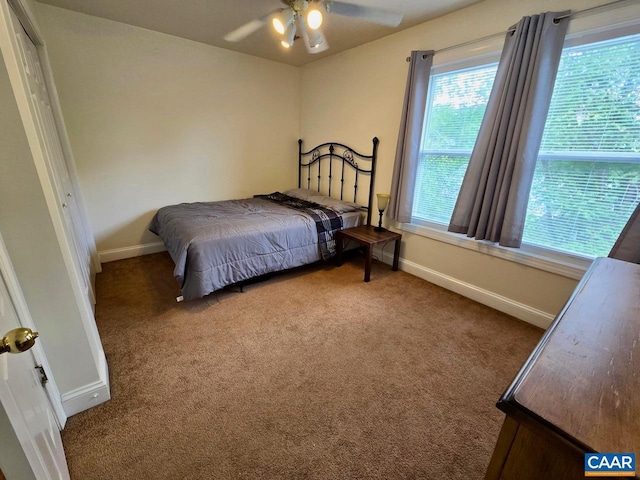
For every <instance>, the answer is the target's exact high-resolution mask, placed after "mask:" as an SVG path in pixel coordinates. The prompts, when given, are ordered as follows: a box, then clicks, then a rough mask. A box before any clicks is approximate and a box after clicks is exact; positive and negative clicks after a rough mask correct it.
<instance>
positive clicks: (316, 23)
mask: <svg viewBox="0 0 640 480" xmlns="http://www.w3.org/2000/svg"><path fill="white" fill-rule="evenodd" d="M307 25H308V26H309V28H310V29H311V30H317V29H318V28H320V25H322V12H321V11H320V9H319V8H318V6H317V5H315V4H314V5H312V6H310V7H309V9H308V10H307Z"/></svg>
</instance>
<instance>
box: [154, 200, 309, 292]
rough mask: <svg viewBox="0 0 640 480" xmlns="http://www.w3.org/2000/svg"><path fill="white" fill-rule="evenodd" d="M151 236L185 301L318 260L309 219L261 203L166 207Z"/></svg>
mask: <svg viewBox="0 0 640 480" xmlns="http://www.w3.org/2000/svg"><path fill="white" fill-rule="evenodd" d="M149 230H151V231H152V232H153V233H155V234H156V235H159V236H160V237H161V238H162V239H163V241H164V244H165V246H166V247H167V250H168V251H169V254H170V255H171V257H172V258H173V261H174V262H175V269H174V271H173V273H174V276H175V278H176V280H178V283H179V285H180V286H181V289H182V296H183V297H184V299H185V300H191V299H195V298H200V297H203V296H205V295H207V294H209V293H211V292H214V291H215V290H219V289H220V288H223V287H225V286H227V285H231V284H234V283H237V282H241V281H243V280H248V279H250V278H253V277H257V276H260V275H264V274H266V273H271V272H276V271H280V270H285V269H288V268H293V267H298V266H301V265H306V264H309V263H313V262H315V261H317V260H320V258H321V256H320V249H319V247H318V233H317V230H316V225H315V222H314V221H313V219H312V218H311V217H309V216H308V215H306V214H305V213H303V212H299V211H296V210H293V209H291V208H287V207H284V206H281V205H278V204H276V203H273V202H271V201H269V200H264V199H260V198H250V199H244V200H227V201H221V202H206V203H183V204H180V205H172V206H168V207H164V208H161V209H160V210H158V212H157V213H156V215H155V216H154V217H153V220H152V221H151V225H150V226H149Z"/></svg>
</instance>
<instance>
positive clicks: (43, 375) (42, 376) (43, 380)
mask: <svg viewBox="0 0 640 480" xmlns="http://www.w3.org/2000/svg"><path fill="white" fill-rule="evenodd" d="M35 368H36V370H38V371H39V372H40V383H41V384H42V386H43V387H44V386H45V385H46V384H47V382H48V381H49V379H48V378H47V374H46V373H45V371H44V367H43V366H42V365H36V367H35Z"/></svg>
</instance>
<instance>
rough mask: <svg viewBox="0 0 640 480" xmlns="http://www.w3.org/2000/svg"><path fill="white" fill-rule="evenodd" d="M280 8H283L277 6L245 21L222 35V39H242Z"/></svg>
mask: <svg viewBox="0 0 640 480" xmlns="http://www.w3.org/2000/svg"><path fill="white" fill-rule="evenodd" d="M282 10H284V9H283V8H277V9H276V10H274V11H272V12H269V13H267V14H266V15H263V16H262V17H260V18H256V19H255V20H251V21H250V22H248V23H245V24H244V25H242V26H241V27H238V28H236V29H235V30H234V31H232V32H229V33H227V34H226V35H225V36H224V39H225V40H226V41H227V42H239V41H241V40H244V39H245V38H247V37H248V36H249V35H251V34H252V33H253V32H255V31H256V30H258V29H259V28H260V27H262V26H263V25H264V24H265V23H267V20H269V17H271V15H273V14H275V13H279V12H281V11H282Z"/></svg>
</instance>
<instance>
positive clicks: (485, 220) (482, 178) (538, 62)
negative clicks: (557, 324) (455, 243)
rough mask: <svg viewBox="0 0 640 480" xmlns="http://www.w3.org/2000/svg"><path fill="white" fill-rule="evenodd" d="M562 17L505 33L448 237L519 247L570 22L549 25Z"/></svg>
mask: <svg viewBox="0 0 640 480" xmlns="http://www.w3.org/2000/svg"><path fill="white" fill-rule="evenodd" d="M564 13H566V12H564ZM564 13H554V12H547V13H543V14H540V15H533V16H531V17H524V18H522V20H520V22H519V23H518V24H517V25H516V26H515V31H514V32H513V33H510V32H509V33H507V38H506V40H505V44H504V48H503V51H502V55H501V57H500V63H499V64H498V71H497V73H496V78H495V81H494V84H493V89H492V90H491V95H490V96H489V102H488V104H487V109H486V111H485V114H484V118H483V119H482V124H481V126H480V132H479V133H478V138H477V139H476V144H475V146H474V148H473V152H472V154H471V158H470V160H469V166H468V168H467V172H466V174H465V176H464V180H463V182H462V186H461V188H460V193H459V195H458V199H457V201H456V205H455V208H454V210H453V214H452V216H451V223H450V224H449V231H451V232H456V233H466V234H467V236H469V237H475V238H476V239H477V240H490V241H492V242H498V241H499V242H500V245H503V246H507V247H519V246H520V244H521V242H522V231H523V229H524V219H525V216H526V211H527V202H528V200H529V191H530V190H531V183H532V180H533V171H534V169H535V164H536V159H537V156H538V150H539V148H540V141H541V139H542V133H543V131H544V124H545V121H546V118H547V112H548V110H549V103H550V102H551V95H552V93H553V84H554V81H555V78H556V74H557V72H558V64H559V62H560V55H561V53H562V45H563V43H564V37H565V34H566V31H567V26H568V22H569V18H568V17H565V18H563V19H560V20H557V21H556V20H555V19H556V18H557V17H559V16H561V15H563V14H564Z"/></svg>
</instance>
